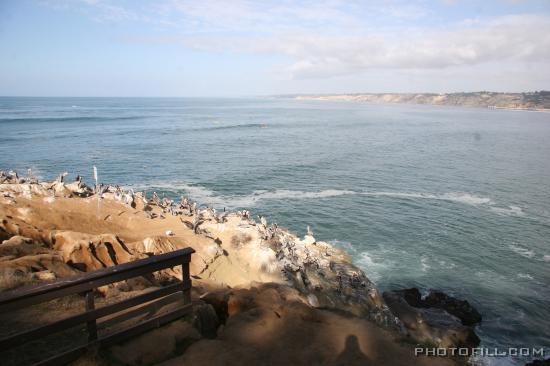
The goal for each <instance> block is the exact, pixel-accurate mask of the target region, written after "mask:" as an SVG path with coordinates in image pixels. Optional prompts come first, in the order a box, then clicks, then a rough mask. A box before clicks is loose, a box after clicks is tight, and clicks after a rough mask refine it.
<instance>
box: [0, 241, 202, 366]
mask: <svg viewBox="0 0 550 366" xmlns="http://www.w3.org/2000/svg"><path fill="white" fill-rule="evenodd" d="M194 252H195V251H194V250H193V249H192V248H185V249H180V250H176V251H173V252H170V253H165V254H160V255H156V256H152V257H149V258H146V259H140V260H137V261H134V262H128V263H124V264H120V265H116V266H112V267H108V268H103V269H100V270H98V271H94V272H88V273H84V274H82V275H80V276H77V277H71V278H66V279H60V280H58V281H55V282H51V283H47V284H44V285H38V286H29V287H23V288H20V289H16V290H12V291H8V292H4V293H0V314H6V313H8V312H12V311H16V310H19V309H21V308H24V307H27V306H31V305H36V304H39V303H43V302H46V301H50V300H54V299H57V298H60V297H63V296H68V295H74V294H84V295H85V304H86V305H85V307H86V309H85V311H84V312H83V313H80V314H77V315H73V316H70V317H68V318H64V319H62V320H58V321H55V322H52V323H49V324H47V325H42V326H40V327H37V328H34V329H30V330H25V331H22V332H19V333H16V334H12V335H10V336H8V337H6V338H2V339H0V352H2V351H6V350H10V349H13V348H15V347H19V346H21V345H24V344H25V343H27V342H30V341H35V340H36V339H40V338H43V337H46V336H48V335H51V334H54V333H59V332H62V331H64V330H67V329H69V328H71V327H75V326H78V325H83V324H86V329H87V333H88V337H87V338H88V340H87V342H86V343H85V344H83V345H79V346H77V347H74V348H72V349H70V350H68V351H65V352H63V353H61V354H58V355H54V356H52V357H50V358H47V359H41V360H40V361H39V362H38V363H36V365H59V364H63V363H67V362H70V361H72V360H74V359H76V358H78V356H80V355H82V353H83V351H85V350H86V349H88V348H90V347H99V346H105V345H111V344H114V343H117V342H120V341H123V340H125V339H128V338H131V337H133V336H136V335H138V334H141V333H143V332H145V331H147V330H150V329H153V328H157V327H160V326H161V325H164V324H166V323H168V322H170V321H173V320H175V319H177V318H180V317H182V316H183V315H185V314H186V313H188V312H189V310H190V309H191V279H190V277H189V263H190V261H191V254H192V253H194ZM178 265H181V270H182V271H181V272H182V281H178V282H176V283H173V284H170V285H167V286H165V287H161V288H159V289H156V290H152V291H148V292H145V293H143V294H141V295H138V296H135V297H132V298H129V299H125V300H122V301H119V302H117V303H113V304H108V305H105V306H102V307H99V308H97V309H96V307H95V303H94V289H96V288H97V287H99V286H104V285H108V284H111V283H114V282H118V281H123V280H127V279H130V278H133V277H138V276H146V275H149V274H151V273H152V272H155V271H158V270H162V269H166V268H171V267H174V266H178ZM176 301H178V302H179V303H181V305H180V306H177V307H176V309H175V310H170V311H169V312H164V313H162V314H161V315H156V316H154V317H152V318H151V317H149V318H147V319H146V320H143V321H141V322H139V323H138V324H134V325H132V326H130V327H127V328H125V329H122V330H117V331H116V332H111V333H110V334H107V335H99V334H98V329H100V330H103V329H107V328H108V327H110V326H112V325H113V324H117V323H120V322H124V321H127V320H129V319H132V318H133V317H135V316H138V315H142V314H156V313H157V312H158V311H159V309H160V308H162V307H164V306H165V305H167V304H170V303H173V302H176ZM140 305H141V306H140ZM124 310H127V311H125V312H124ZM119 312H122V313H121V314H117V315H114V316H112V317H110V318H108V319H106V320H104V321H102V322H98V319H100V318H103V317H106V316H108V315H112V314H115V313H119Z"/></svg>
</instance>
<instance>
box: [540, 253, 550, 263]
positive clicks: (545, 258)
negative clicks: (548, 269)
mask: <svg viewBox="0 0 550 366" xmlns="http://www.w3.org/2000/svg"><path fill="white" fill-rule="evenodd" d="M542 260H543V261H545V262H550V255H545V256H544V257H542Z"/></svg>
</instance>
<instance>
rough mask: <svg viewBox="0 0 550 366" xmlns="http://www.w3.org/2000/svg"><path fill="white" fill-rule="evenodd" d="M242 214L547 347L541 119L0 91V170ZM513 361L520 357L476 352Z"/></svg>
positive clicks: (500, 342) (547, 117)
mask: <svg viewBox="0 0 550 366" xmlns="http://www.w3.org/2000/svg"><path fill="white" fill-rule="evenodd" d="M94 165H95V166H97V168H98V173H99V180H100V181H101V182H103V183H116V184H121V185H124V186H126V187H133V188H134V189H141V190H146V191H147V192H149V193H151V192H153V191H156V192H157V193H158V194H159V195H161V196H162V195H166V196H169V197H174V198H178V197H179V196H181V195H188V196H190V197H191V198H193V199H195V200H197V201H199V203H202V204H204V205H212V206H214V207H216V208H219V209H223V208H224V207H225V208H227V209H239V208H246V209H249V210H250V211H251V212H252V213H253V214H254V215H258V214H259V215H264V216H266V217H267V218H268V221H269V222H276V223H278V224H279V226H282V227H286V228H288V229H290V230H291V231H293V232H295V233H297V234H299V235H303V234H305V231H306V227H307V225H309V226H310V227H311V228H312V230H313V232H314V234H315V237H316V238H317V240H323V241H328V242H331V243H333V244H334V245H337V246H339V247H342V248H344V249H345V250H347V251H348V252H349V253H350V254H351V255H352V257H353V260H354V262H355V263H356V265H358V266H359V267H360V268H362V269H363V270H364V271H365V272H366V273H367V275H368V276H369V278H370V279H371V280H373V281H374V282H375V283H376V284H377V285H378V287H379V288H380V289H381V290H387V289H395V288H404V287H410V286H416V287H419V288H420V289H422V290H423V291H426V290H427V289H429V288H437V289H441V290H443V291H445V292H447V293H450V294H452V295H455V296H457V297H460V298H465V299H467V300H468V301H470V303H472V304H473V305H474V306H475V307H476V308H477V309H478V310H479V311H480V312H481V313H482V315H483V322H482V324H481V325H480V326H479V327H478V328H477V333H478V335H479V336H480V338H481V339H482V346H486V347H500V348H506V349H507V348H508V347H530V348H531V347H546V349H547V352H550V331H549V329H550V114H548V113H536V112H527V111H510V110H494V109H479V108H464V107H450V106H426V105H405V104H370V103H356V102H338V101H305V100H294V99H284V98H248V99H207V98H204V99H202V98H173V99H169V98H7V97H2V98H0V169H3V170H8V169H16V170H18V171H19V172H20V173H22V174H24V173H25V172H26V171H27V169H28V168H31V169H32V171H33V172H34V174H35V175H36V176H39V177H40V178H42V179H53V178H54V177H55V176H56V175H58V174H59V173H61V172H63V171H68V172H69V173H70V174H71V175H72V176H74V175H76V174H80V175H82V176H83V177H85V179H86V181H87V182H88V183H90V184H91V183H92V166H94ZM488 363H489V364H495V365H497V364H498V365H501V364H505V365H506V364H510V365H521V364H524V363H525V359H523V360H522V359H513V358H510V359H503V358H499V359H496V358H495V359H490V360H488Z"/></svg>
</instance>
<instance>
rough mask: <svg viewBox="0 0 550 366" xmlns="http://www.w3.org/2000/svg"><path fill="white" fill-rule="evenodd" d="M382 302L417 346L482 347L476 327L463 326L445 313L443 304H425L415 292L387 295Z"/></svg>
mask: <svg viewBox="0 0 550 366" xmlns="http://www.w3.org/2000/svg"><path fill="white" fill-rule="evenodd" d="M438 296H439V295H438ZM445 296H447V295H445ZM383 298H384V300H385V301H386V304H387V305H388V306H389V308H390V309H391V311H392V313H393V314H395V315H396V316H397V317H398V318H399V319H400V320H401V322H402V323H403V325H404V326H405V328H406V330H407V333H408V334H409V336H410V337H411V338H413V339H414V340H415V341H416V342H419V343H422V344H429V345H434V346H437V347H445V348H451V347H470V348H473V347H476V346H478V345H479V342H480V340H479V337H478V336H477V335H476V334H475V331H474V329H473V327H471V326H467V325H464V324H463V323H462V321H461V320H460V319H459V318H458V317H456V316H455V315H452V314H450V313H449V312H447V311H446V310H445V309H443V308H442V305H441V303H440V302H435V303H436V304H437V305H439V306H435V307H431V306H429V305H428V304H426V303H425V301H424V300H422V298H421V296H420V292H419V291H418V289H416V288H412V289H406V290H397V291H389V292H384V293H383ZM438 298H439V297H438ZM453 299H454V298H453ZM454 300H455V301H460V300H457V299H454Z"/></svg>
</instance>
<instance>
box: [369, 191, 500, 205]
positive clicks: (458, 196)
mask: <svg viewBox="0 0 550 366" xmlns="http://www.w3.org/2000/svg"><path fill="white" fill-rule="evenodd" d="M363 194H364V195H366V196H376V197H379V196H386V197H396V198H417V199H430V200H443V201H452V202H458V203H464V204H467V205H474V206H476V205H483V204H492V203H493V201H492V200H491V199H490V198H487V197H479V196H476V195H473V194H470V193H454V192H451V193H443V194H429V193H410V192H365V193H363Z"/></svg>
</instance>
